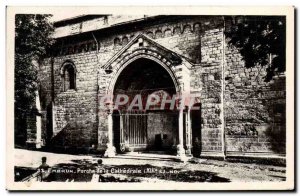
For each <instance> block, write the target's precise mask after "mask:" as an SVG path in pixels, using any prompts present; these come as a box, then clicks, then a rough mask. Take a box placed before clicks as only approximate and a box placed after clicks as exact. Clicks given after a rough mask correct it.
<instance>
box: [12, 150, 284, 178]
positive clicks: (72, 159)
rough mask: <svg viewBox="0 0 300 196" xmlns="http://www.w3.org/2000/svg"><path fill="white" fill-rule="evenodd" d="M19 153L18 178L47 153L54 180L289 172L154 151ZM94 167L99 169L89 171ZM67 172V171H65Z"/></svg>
mask: <svg viewBox="0 0 300 196" xmlns="http://www.w3.org/2000/svg"><path fill="white" fill-rule="evenodd" d="M15 152H16V153H15V168H16V169H15V174H16V176H17V177H18V176H19V177H20V175H21V177H23V176H22V175H28V171H27V169H29V170H30V169H31V170H32V171H34V169H36V168H37V167H39V165H40V164H41V157H43V156H45V157H47V164H48V165H50V166H51V167H52V173H54V174H55V175H54V174H53V175H52V178H51V179H50V180H51V181H94V180H96V181H103V182H110V181H114V182H115V181H118V182H123V181H124V182H128V181H132V182H134V181H151V182H152V181H154V182H157V181H182V182H234V181H239V182H240V181H243V182H249V181H283V180H285V175H286V174H285V167H282V166H273V165H260V164H253V163H251V164H250V163H232V162H227V161H218V160H211V159H194V163H191V162H187V163H183V162H177V161H174V160H171V159H170V158H172V157H170V156H164V155H161V156H159V157H157V155H155V156H154V155H151V154H143V155H134V154H133V155H126V156H117V157H115V158H99V157H96V156H87V155H67V154H55V153H48V152H38V151H29V150H23V149H16V151H15ZM173 158H174V157H173ZM99 159H101V160H102V161H103V162H102V164H98V160H99ZM64 170H65V171H64ZM70 170H72V171H71V172H70ZM92 170H93V171H97V172H96V173H89V171H92ZM138 170H140V171H141V172H140V171H138ZM24 171H25V172H24ZM66 171H67V174H66V173H64V174H62V173H61V172H66ZM68 171H69V173H68ZM29 173H30V172H29Z"/></svg>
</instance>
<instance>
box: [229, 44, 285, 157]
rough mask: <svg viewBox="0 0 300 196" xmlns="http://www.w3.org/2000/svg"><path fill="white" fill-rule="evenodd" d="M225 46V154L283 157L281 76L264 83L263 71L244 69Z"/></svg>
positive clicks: (236, 52)
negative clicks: (261, 154) (273, 154)
mask: <svg viewBox="0 0 300 196" xmlns="http://www.w3.org/2000/svg"><path fill="white" fill-rule="evenodd" d="M228 41H229V39H227V41H226V43H227V46H226V50H225V53H226V59H225V60H226V66H225V72H224V74H225V92H224V95H225V105H224V107H225V122H226V123H225V132H226V150H227V151H228V152H229V153H230V152H238V153H254V152H255V153H270V152H271V153H279V154H280V153H285V134H286V132H285V109H286V108H285V99H286V97H285V96H286V95H285V76H284V75H282V76H276V77H275V78H274V79H273V80H271V81H270V82H265V81H264V76H265V75H266V71H265V68H260V67H259V66H257V67H254V68H245V65H244V61H243V60H242V57H241V55H240V54H239V51H238V50H237V49H236V48H235V47H234V46H231V45H229V44H228Z"/></svg>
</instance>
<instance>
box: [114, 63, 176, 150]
mask: <svg viewBox="0 0 300 196" xmlns="http://www.w3.org/2000/svg"><path fill="white" fill-rule="evenodd" d="M176 93H177V92H176V85H175V84H174V81H173V79H172V77H171V76H170V74H169V72H168V71H167V70H166V69H165V68H164V67H163V66H162V65H160V64H158V63H157V62H155V61H153V60H150V59H147V58H139V59H136V60H135V61H133V62H131V63H130V64H128V65H127V66H126V67H125V68H124V69H123V70H122V71H121V73H120V74H119V75H118V77H117V80H116V81H115V85H114V88H113V95H114V102H115V101H116V98H117V96H118V95H121V94H122V95H126V96H128V97H129V102H128V105H123V106H122V107H120V108H118V112H114V113H113V120H114V121H115V122H113V125H114V126H113V132H114V139H113V142H114V146H115V147H116V150H117V152H124V151H143V152H147V151H148V152H149V151H150V152H152V151H153V152H156V153H158V152H162V153H172V152H176V144H177V143H178V111H176V110H175V109H174V110H170V108H168V107H167V105H166V107H163V108H160V107H151V108H148V109H147V108H146V106H145V104H146V102H145V101H146V100H147V98H148V97H149V96H151V95H153V94H155V95H157V94H165V95H168V97H172V96H173V95H175V94H176ZM136 96H140V97H141V100H142V108H140V107H138V106H137V107H132V108H130V109H129V108H128V107H129V106H130V103H132V101H134V99H135V97H136Z"/></svg>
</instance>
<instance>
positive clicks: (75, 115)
mask: <svg viewBox="0 0 300 196" xmlns="http://www.w3.org/2000/svg"><path fill="white" fill-rule="evenodd" d="M135 10H136V11H135ZM7 21H8V22H7V30H6V31H7V35H8V37H7V63H8V64H7V83H8V88H7V91H8V96H7V102H9V104H8V107H9V108H8V109H9V111H8V113H7V115H8V120H7V126H8V127H7V149H6V150H7V151H6V152H7V163H8V164H7V189H8V190H293V189H294V178H295V176H294V151H295V148H294V141H295V140H294V134H295V133H294V132H295V130H294V66H295V65H294V8H293V7H292V6H290V7H252V8H250V7H243V9H240V8H238V7H232V8H230V7H223V8H220V7H219V8H217V7H210V8H207V7H182V8H180V7H176V8H172V7H160V8H159V7H157V8H154V7H153V8H152V7H136V8H135V7H124V8H121V7H115V8H114V7H107V8H106V7H98V8H97V7H93V8H92V7H90V8H88V7H85V8H84V7H77V8H75V7H66V8H64V9H62V8H58V7H56V8H55V7H53V8H50V7H39V8H38V7H31V8H30V7H13V6H12V7H10V6H9V7H7Z"/></svg>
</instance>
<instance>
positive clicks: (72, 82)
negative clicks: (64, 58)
mask: <svg viewBox="0 0 300 196" xmlns="http://www.w3.org/2000/svg"><path fill="white" fill-rule="evenodd" d="M61 75H62V77H63V87H64V91H67V90H71V89H73V90H75V89H76V69H75V66H74V64H73V63H71V62H66V63H64V64H63V66H62V68H61Z"/></svg>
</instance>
